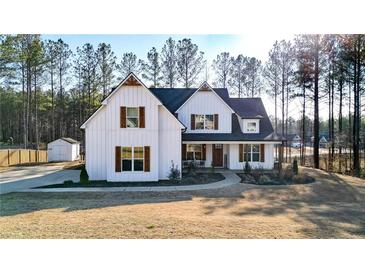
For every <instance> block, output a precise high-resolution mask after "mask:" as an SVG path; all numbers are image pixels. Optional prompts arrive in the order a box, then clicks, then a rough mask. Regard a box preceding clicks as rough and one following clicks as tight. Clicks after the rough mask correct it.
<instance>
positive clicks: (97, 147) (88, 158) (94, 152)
mask: <svg viewBox="0 0 365 274" xmlns="http://www.w3.org/2000/svg"><path fill="white" fill-rule="evenodd" d="M106 124H107V117H106V107H102V109H100V111H99V112H98V113H97V115H96V116H95V117H94V118H93V119H92V120H90V122H89V123H88V124H87V127H86V130H85V150H86V154H85V162H86V164H85V166H86V170H87V173H88V175H89V179H90V180H106V171H107V154H106Z"/></svg>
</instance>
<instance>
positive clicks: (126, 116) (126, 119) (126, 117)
mask: <svg viewBox="0 0 365 274" xmlns="http://www.w3.org/2000/svg"><path fill="white" fill-rule="evenodd" d="M131 108H135V109H137V116H131V117H130V116H129V115H128V109H131ZM128 118H137V126H135V127H129V126H128ZM139 120H140V117H139V107H126V110H125V126H126V128H139Z"/></svg>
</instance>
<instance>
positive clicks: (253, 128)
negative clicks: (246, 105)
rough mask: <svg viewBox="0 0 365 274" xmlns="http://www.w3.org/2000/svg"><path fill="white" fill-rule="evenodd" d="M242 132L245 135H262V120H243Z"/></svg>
mask: <svg viewBox="0 0 365 274" xmlns="http://www.w3.org/2000/svg"><path fill="white" fill-rule="evenodd" d="M242 122H243V126H242V130H243V133H260V129H259V128H260V120H259V119H243V120H242Z"/></svg>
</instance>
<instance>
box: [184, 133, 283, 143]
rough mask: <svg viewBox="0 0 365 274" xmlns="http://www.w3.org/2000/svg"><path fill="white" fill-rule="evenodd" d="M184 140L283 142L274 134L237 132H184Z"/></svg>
mask: <svg viewBox="0 0 365 274" xmlns="http://www.w3.org/2000/svg"><path fill="white" fill-rule="evenodd" d="M182 140H183V141H209V142H211V141H217V142H219V141H224V142H226V141H234V142H237V141H264V142H281V141H282V140H280V139H279V138H277V137H276V136H275V135H274V134H269V135H267V136H265V134H254V133H250V134H243V133H241V134H239V133H238V134H237V133H184V134H183V135H182Z"/></svg>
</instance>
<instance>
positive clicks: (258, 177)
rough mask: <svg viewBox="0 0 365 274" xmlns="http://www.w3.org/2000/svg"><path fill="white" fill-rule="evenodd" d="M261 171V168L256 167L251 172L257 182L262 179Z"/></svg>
mask: <svg viewBox="0 0 365 274" xmlns="http://www.w3.org/2000/svg"><path fill="white" fill-rule="evenodd" d="M261 174H262V173H261V172H260V170H259V169H254V170H253V171H252V172H251V176H252V177H253V178H254V179H255V181H256V182H258V181H259V179H260V176H261Z"/></svg>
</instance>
